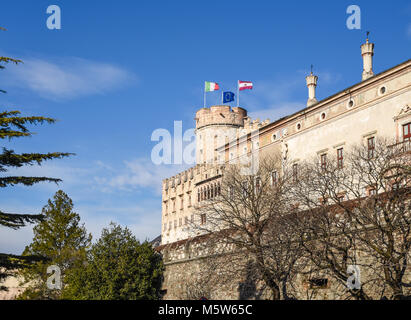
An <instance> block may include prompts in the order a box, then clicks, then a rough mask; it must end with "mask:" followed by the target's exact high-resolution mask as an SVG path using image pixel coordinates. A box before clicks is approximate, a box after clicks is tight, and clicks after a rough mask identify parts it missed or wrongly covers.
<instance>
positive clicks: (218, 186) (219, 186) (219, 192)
mask: <svg viewBox="0 0 411 320" xmlns="http://www.w3.org/2000/svg"><path fill="white" fill-rule="evenodd" d="M217 194H218V195H221V185H220V182H219V183H218V185H217Z"/></svg>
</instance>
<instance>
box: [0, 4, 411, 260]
mask: <svg viewBox="0 0 411 320" xmlns="http://www.w3.org/2000/svg"><path fill="white" fill-rule="evenodd" d="M51 4H57V5H59V6H60V8H61V14H62V29H61V30H49V29H47V27H46V20H47V17H48V15H47V14H46V9H47V7H48V6H49V5H51ZM351 4H356V5H358V6H359V7H360V8H361V18H362V19H361V30H349V29H347V27H346V20H347V18H348V16H349V15H348V14H347V13H346V9H347V7H348V6H349V5H351ZM0 25H1V26H3V27H5V28H7V29H8V31H7V32H1V33H0V55H6V56H13V57H17V58H21V59H22V60H24V64H22V65H19V66H11V65H10V66H9V67H8V69H7V70H5V71H1V72H0V88H2V89H6V90H7V91H8V93H7V95H2V96H1V97H0V105H1V109H2V110H3V109H7V110H12V109H18V110H21V111H22V112H23V113H24V114H25V115H44V116H50V117H54V118H57V119H59V122H58V123H56V124H54V125H50V126H43V127H36V128H34V129H33V131H35V132H36V135H34V136H33V137H32V138H28V139H19V140H13V141H11V142H3V143H5V144H6V146H7V147H8V148H13V149H14V150H15V151H16V152H49V151H67V152H74V153H76V156H74V157H71V158H69V159H65V160H54V161H51V162H48V163H46V164H45V165H44V166H42V167H40V168H39V167H36V166H33V167H25V168H21V169H19V170H17V171H15V172H14V173H16V174H17V173H18V174H22V175H23V174H27V175H48V176H53V177H60V178H62V179H63V180H64V182H63V183H61V184H60V185H59V186H56V185H54V184H40V185H37V186H35V187H30V188H26V187H12V188H6V189H4V190H1V193H0V203H1V209H3V210H7V211H11V212H26V213H38V212H40V211H41V208H42V207H43V206H44V205H45V204H46V202H47V199H49V198H51V197H52V196H53V194H54V192H55V191H57V190H58V189H59V188H61V189H63V190H64V191H65V192H67V193H68V195H69V196H70V197H71V198H72V199H73V201H74V204H75V209H76V211H77V212H78V213H79V214H80V215H81V217H82V220H83V221H84V222H85V224H86V227H87V229H88V230H89V231H90V232H92V233H93V236H94V238H96V237H98V236H99V234H100V231H101V228H103V227H105V226H107V225H108V224H109V222H110V221H116V222H118V223H120V224H122V225H127V226H129V228H130V229H131V230H132V231H133V232H134V233H135V235H136V236H137V237H138V238H139V239H140V240H144V239H146V238H148V239H152V238H153V237H155V236H156V235H158V234H160V231H161V196H160V187H161V180H162V179H163V178H165V177H167V176H169V175H172V174H174V173H175V172H178V171H180V170H181V168H182V167H181V166H155V165H154V164H153V163H152V162H151V160H150V154H151V149H152V148H153V146H154V145H155V142H152V141H151V139H150V137H151V134H152V132H153V131H154V130H155V129H158V128H165V129H168V130H169V131H170V132H171V133H172V130H173V121H175V120H182V121H183V128H184V130H186V129H189V128H191V127H193V125H194V121H193V118H194V113H195V111H196V110H197V109H199V108H201V107H202V104H203V93H202V90H203V83H204V81H205V80H208V81H216V82H218V83H219V84H220V85H221V86H222V87H223V89H225V90H235V84H236V81H237V80H239V79H240V80H251V81H253V82H254V89H253V90H252V91H245V92H244V93H243V94H242V96H241V106H243V107H245V108H246V109H247V110H248V111H249V113H250V114H251V116H252V117H260V118H261V120H264V119H265V118H267V117H269V118H270V119H271V120H275V119H276V118H278V117H280V116H283V115H286V114H289V113H292V112H294V111H296V110H298V109H302V108H303V107H304V106H305V102H306V99H307V89H306V87H305V78H304V77H305V75H306V74H307V73H308V72H309V69H310V65H311V64H313V65H314V72H315V73H316V74H317V75H318V76H319V82H318V88H317V98H318V99H323V98H325V97H327V96H329V95H332V94H334V93H336V92H337V91H340V90H342V89H344V88H346V87H348V86H351V85H353V84H354V83H357V82H359V81H360V79H361V72H362V59H361V55H360V45H361V44H362V43H363V41H364V38H365V32H366V31H367V30H370V31H371V37H370V39H371V40H372V41H373V42H375V57H374V71H375V72H381V71H383V70H386V69H388V68H390V67H392V66H394V65H397V64H399V63H401V62H404V61H405V60H408V59H409V58H410V52H411V50H410V49H411V5H410V3H409V1H400V0H398V1H392V2H390V3H388V2H386V1H355V2H352V1H349V2H348V1H304V2H303V1H296V0H295V1H292V0H290V1H281V2H279V1H240V0H236V1H228V0H227V1H207V2H204V1H201V2H200V1H155V2H154V1H109V0H107V1H91V0H89V1H56V0H53V1H43V0H36V1H29V0H26V1H21V0H14V1H7V2H6V3H3V4H2V8H1V11H0ZM219 98H220V95H219V93H209V94H208V97H207V104H208V105H212V104H216V103H219ZM31 238H32V232H31V227H27V228H23V229H21V230H20V231H11V230H8V229H5V228H1V227H0V252H13V253H20V252H21V251H22V250H23V248H24V246H25V245H27V244H28V243H29V242H30V240H31Z"/></svg>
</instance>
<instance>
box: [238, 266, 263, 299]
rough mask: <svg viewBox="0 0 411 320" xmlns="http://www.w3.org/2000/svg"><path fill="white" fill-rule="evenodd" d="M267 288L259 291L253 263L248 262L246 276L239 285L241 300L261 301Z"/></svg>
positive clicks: (239, 297)
mask: <svg viewBox="0 0 411 320" xmlns="http://www.w3.org/2000/svg"><path fill="white" fill-rule="evenodd" d="M264 290H265V287H264V286H263V287H261V288H260V289H257V273H256V268H255V265H254V263H253V262H252V261H248V262H247V268H246V275H245V279H244V281H243V282H240V283H239V284H238V299H239V300H260V299H261V297H262V295H263V293H264Z"/></svg>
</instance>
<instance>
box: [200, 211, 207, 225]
mask: <svg viewBox="0 0 411 320" xmlns="http://www.w3.org/2000/svg"><path fill="white" fill-rule="evenodd" d="M206 222H207V218H206V214H205V213H202V214H201V224H205V223H206Z"/></svg>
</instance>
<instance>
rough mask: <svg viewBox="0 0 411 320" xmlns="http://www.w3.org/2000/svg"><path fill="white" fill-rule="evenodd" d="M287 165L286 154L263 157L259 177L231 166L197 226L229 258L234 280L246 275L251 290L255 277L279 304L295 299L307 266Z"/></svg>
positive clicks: (203, 203) (207, 200) (200, 209)
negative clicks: (296, 230)
mask: <svg viewBox="0 0 411 320" xmlns="http://www.w3.org/2000/svg"><path fill="white" fill-rule="evenodd" d="M286 167H287V166H285V165H284V163H283V161H282V159H281V157H280V156H271V157H265V158H264V159H260V161H259V166H258V170H256V172H255V174H249V175H244V174H242V170H241V165H240V164H230V165H227V166H226V167H225V168H224V171H223V178H222V181H221V191H220V192H219V193H218V194H217V195H216V196H211V197H209V196H206V197H205V199H203V201H201V202H200V203H199V205H198V207H197V217H198V218H197V219H196V221H195V223H194V224H195V230H197V232H198V231H199V232H200V233H202V234H207V235H208V242H209V244H210V246H213V247H214V249H213V252H219V253H220V254H225V257H226V258H225V260H223V264H224V266H221V267H222V268H223V269H224V270H225V274H226V275H228V278H229V279H230V280H231V281H233V279H234V275H235V276H239V275H240V276H241V275H242V277H244V280H245V282H243V286H245V287H246V286H247V281H246V280H247V279H248V280H250V279H251V278H253V281H254V282H255V283H257V284H260V285H262V286H265V287H266V288H267V289H268V290H269V291H270V292H271V298H272V299H275V300H278V299H291V298H295V295H293V294H292V293H291V292H293V290H292V289H293V281H294V280H295V277H296V275H297V273H298V270H299V269H302V268H303V266H302V263H301V261H300V260H301V258H302V256H301V255H302V250H301V248H300V242H299V241H298V238H296V236H295V235H294V234H293V233H292V232H291V227H292V225H293V224H292V223H291V222H290V219H291V218H293V217H292V216H290V215H289V210H290V206H292V205H293V203H292V201H291V199H289V197H288V194H289V193H288V190H287V189H288V188H289V185H290V180H291V179H292V177H291V175H290V174H289V173H288V171H287V170H286V169H285V168H286ZM227 253H230V254H227ZM230 269H231V270H232V272H231V273H230ZM250 275H252V277H250ZM247 277H248V278H247ZM248 283H249V284H248V285H249V286H250V285H251V284H250V281H248ZM243 296H244V295H243ZM240 297H241V295H240Z"/></svg>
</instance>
